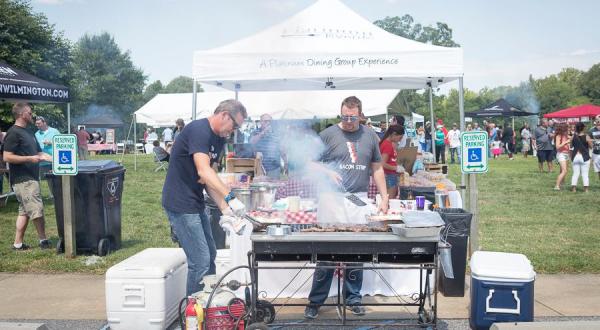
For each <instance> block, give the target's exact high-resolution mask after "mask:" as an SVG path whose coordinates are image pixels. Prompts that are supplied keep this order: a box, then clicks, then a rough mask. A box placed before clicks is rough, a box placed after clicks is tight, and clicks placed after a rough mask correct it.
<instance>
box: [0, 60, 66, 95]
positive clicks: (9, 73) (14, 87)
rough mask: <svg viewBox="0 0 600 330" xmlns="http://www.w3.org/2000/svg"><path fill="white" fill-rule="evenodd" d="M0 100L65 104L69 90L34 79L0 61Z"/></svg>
mask: <svg viewBox="0 0 600 330" xmlns="http://www.w3.org/2000/svg"><path fill="white" fill-rule="evenodd" d="M0 100H2V101H21V100H26V101H28V102H39V103H67V102H69V89H68V88H67V87H65V86H62V85H56V84H53V83H50V82H47V81H45V80H42V79H40V78H37V77H34V76H32V75H30V74H28V73H25V72H23V71H21V70H18V69H16V68H14V67H12V66H10V65H8V64H6V63H5V62H1V61H0Z"/></svg>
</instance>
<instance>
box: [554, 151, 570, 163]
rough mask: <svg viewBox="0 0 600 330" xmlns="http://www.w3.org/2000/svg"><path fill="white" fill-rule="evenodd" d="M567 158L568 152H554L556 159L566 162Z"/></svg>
mask: <svg viewBox="0 0 600 330" xmlns="http://www.w3.org/2000/svg"><path fill="white" fill-rule="evenodd" d="M569 158H570V157H569V154H568V153H566V152H559V153H557V154H556V160H557V161H559V162H568V161H569Z"/></svg>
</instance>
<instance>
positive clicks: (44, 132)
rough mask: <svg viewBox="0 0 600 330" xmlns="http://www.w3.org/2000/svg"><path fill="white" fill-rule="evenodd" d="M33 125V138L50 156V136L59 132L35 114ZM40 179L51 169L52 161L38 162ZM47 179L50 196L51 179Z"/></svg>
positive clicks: (50, 196) (50, 195)
mask: <svg viewBox="0 0 600 330" xmlns="http://www.w3.org/2000/svg"><path fill="white" fill-rule="evenodd" d="M35 126H36V127H37V128H38V130H37V132H35V139H36V141H37V143H38V144H39V145H40V149H42V152H43V153H45V154H48V155H50V156H52V137H53V136H55V135H57V134H60V132H59V131H58V130H57V129H56V128H53V127H50V126H48V123H47V122H46V118H44V117H42V116H37V117H36V118H35ZM39 165H40V180H42V179H44V175H45V174H46V173H48V172H51V171H52V162H40V164H39ZM47 181H48V190H50V194H49V198H52V180H47Z"/></svg>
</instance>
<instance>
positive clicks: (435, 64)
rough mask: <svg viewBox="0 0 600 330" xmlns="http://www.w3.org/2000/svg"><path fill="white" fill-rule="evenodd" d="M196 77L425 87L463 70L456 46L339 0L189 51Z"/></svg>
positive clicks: (227, 82) (282, 84)
mask: <svg viewBox="0 0 600 330" xmlns="http://www.w3.org/2000/svg"><path fill="white" fill-rule="evenodd" d="M193 75H194V78H195V79H196V80H197V81H202V82H205V83H209V84H213V85H216V86H221V87H223V88H226V89H229V90H236V91H252V90H254V91H256V90H262V91H264V90H269V91H273V90H310V89H312V90H318V89H325V88H336V89H386V88H391V89H422V88H427V87H428V86H429V85H428V83H431V85H432V86H437V85H439V84H441V83H444V82H447V81H450V80H453V79H456V78H458V77H462V75H463V55H462V49H461V48H447V47H439V46H434V45H428V44H423V43H420V42H416V41H413V40H409V39H405V38H402V37H399V36H397V35H394V34H391V33H388V32H387V31H385V30H383V29H380V28H379V27H377V26H375V25H373V24H372V23H371V22H370V21H368V20H366V19H364V18H363V17H361V16H359V15H358V14H356V13H355V12H353V11H352V10H351V9H350V8H348V7H346V6H345V5H344V4H342V3H341V2H340V1H338V0H320V1H317V2H316V3H315V4H313V5H312V6H310V7H308V8H306V9H305V10H303V11H301V12H300V13H298V14H296V15H294V16H293V17H291V18H289V19H288V20H286V21H284V22H282V23H280V24H277V25H275V26H272V27H270V28H268V29H266V30H264V31H262V32H259V33H257V34H255V35H253V36H250V37H247V38H244V39H241V40H239V41H236V42H233V43H231V44H228V45H225V46H222V47H217V48H213V49H209V50H200V51H196V52H195V53H194V62H193Z"/></svg>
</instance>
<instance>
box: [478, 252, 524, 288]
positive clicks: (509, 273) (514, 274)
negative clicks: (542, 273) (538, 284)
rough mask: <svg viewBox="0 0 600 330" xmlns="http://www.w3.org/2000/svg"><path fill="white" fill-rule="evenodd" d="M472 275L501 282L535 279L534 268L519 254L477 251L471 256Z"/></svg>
mask: <svg viewBox="0 0 600 330" xmlns="http://www.w3.org/2000/svg"><path fill="white" fill-rule="evenodd" d="M469 265H470V267H471V275H472V276H473V277H475V278H478V279H483V280H492V281H500V282H529V281H533V280H534V279H535V272H534V271H533V266H532V265H531V262H530V261H529V259H527V257H526V256H525V255H523V254H518V253H505V252H490V251H475V253H473V255H472V256H471V262H470V263H469Z"/></svg>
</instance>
